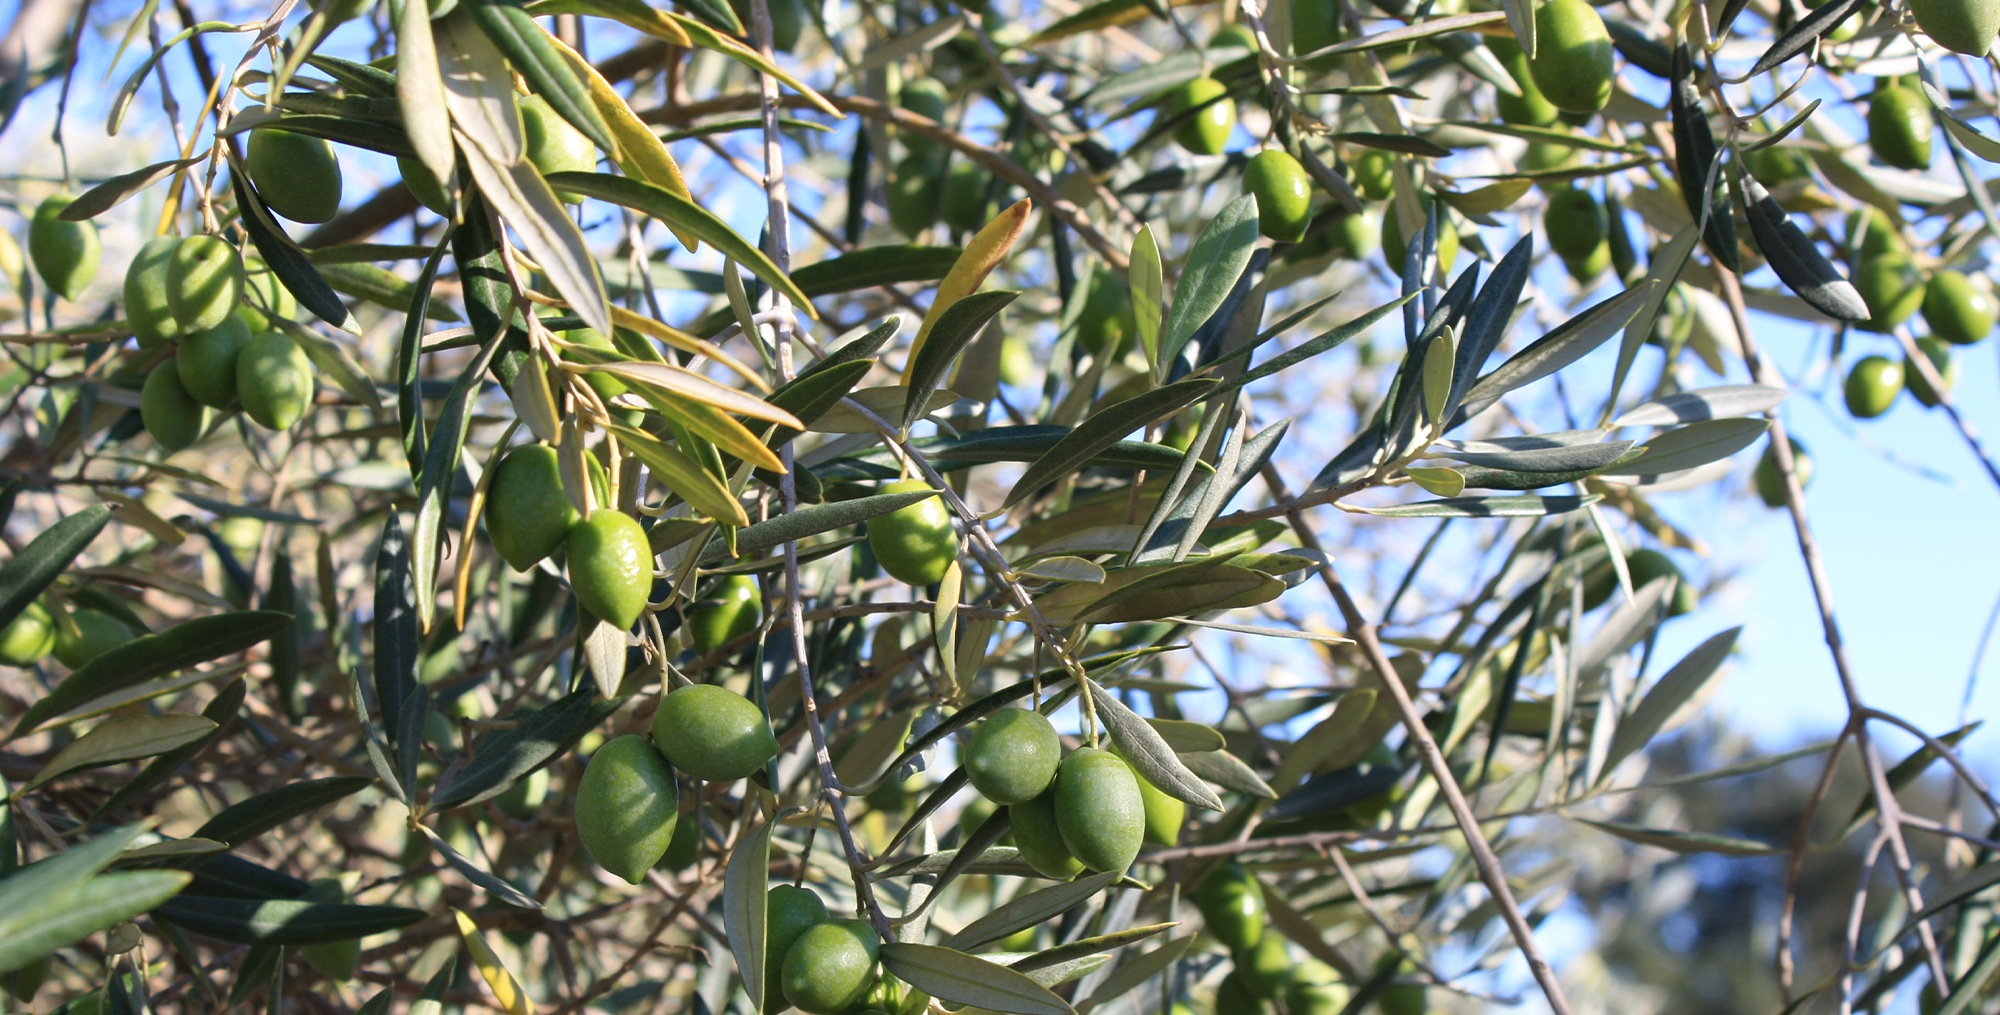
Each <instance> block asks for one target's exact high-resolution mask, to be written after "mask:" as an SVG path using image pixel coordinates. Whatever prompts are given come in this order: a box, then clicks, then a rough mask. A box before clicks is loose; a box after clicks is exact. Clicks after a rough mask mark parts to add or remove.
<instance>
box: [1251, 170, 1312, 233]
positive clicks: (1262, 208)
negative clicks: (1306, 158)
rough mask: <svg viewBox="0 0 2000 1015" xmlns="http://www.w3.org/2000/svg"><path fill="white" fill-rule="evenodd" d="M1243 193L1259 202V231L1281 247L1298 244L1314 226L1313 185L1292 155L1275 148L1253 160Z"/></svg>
mask: <svg viewBox="0 0 2000 1015" xmlns="http://www.w3.org/2000/svg"><path fill="white" fill-rule="evenodd" d="M1243 189H1244V190H1246V191H1249V192H1250V193H1251V194H1252V195H1254V196H1255V197H1256V198H1257V228H1258V229H1260V230H1262V231H1263V233H1264V235H1266V236H1268V237H1270V238H1271V239H1274V240H1277V241H1278V242H1279V243H1297V242H1298V241H1299V240H1301V239H1303V238H1305V235H1306V226H1308V225H1310V224H1311V223H1312V181H1311V180H1309V179H1307V178H1306V170H1305V167H1304V166H1301V165H1299V160H1297V159H1295V158H1292V157H1291V155H1290V154H1288V153H1286V152H1284V151H1282V150H1280V149H1277V148H1271V149H1268V150H1265V151H1261V152H1258V153H1257V154H1255V155H1253V156H1251V157H1250V164H1249V165H1248V166H1245V167H1244V169H1243Z"/></svg>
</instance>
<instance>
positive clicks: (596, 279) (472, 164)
mask: <svg viewBox="0 0 2000 1015" xmlns="http://www.w3.org/2000/svg"><path fill="white" fill-rule="evenodd" d="M454 116H456V110H454ZM464 147H465V148H466V149H467V150H466V153H465V165H466V167H467V168H468V169H470V170H471V171H472V179H473V182H475V183H477V184H478V185H479V192H480V193H481V194H484V195H485V196H486V200H487V201H489V202H491V203H492V205H493V207H494V208H495V209H496V210H498V211H499V212H500V217H501V218H503V219H505V220H506V221H507V224H508V225H510V226H513V227H514V231H515V232H516V233H517V234H519V235H520V237H521V245H522V246H524V247H526V248H528V254H529V256H531V257H533V258H534V259H535V262H536V264H537V265H538V266H539V267H540V268H541V271H542V274H544V275H547V276H548V277H549V282H550V283H551V284H553V285H554V286H555V287H556V292H559V293H561V294H562V296H563V298H564V299H566V300H568V301H569V305H570V309H572V310H574V311H576V315H577V316H578V317H581V318H583V323H585V324H587V325H589V326H590V327H592V328H594V329H596V330H597V332H598V334H601V335H609V334H611V314H610V311H609V309H608V306H607V305H608V303H609V301H608V300H606V299H605V297H604V279H603V278H602V277H601V276H599V275H598V273H597V260H596V259H595V258H594V257H592V256H591V253H590V247H589V246H588V245H587V244H586V243H584V240H583V232H582V230H579V229H578V228H577V227H576V223H575V222H574V221H572V220H571V219H570V217H569V212H568V211H567V210H566V207H565V206H564V204H563V203H562V202H561V201H559V200H557V199H556V192H555V191H553V190H551V189H549V184H548V181H547V180H544V179H542V174H541V172H540V171H539V170H537V169H536V168H535V166H534V163H532V162H527V161H522V162H520V163H519V164H515V165H502V164H500V163H499V162H498V161H497V160H494V159H493V158H491V157H490V155H491V153H489V152H487V151H486V150H485V149H483V148H481V147H479V145H478V144H477V143H472V144H467V145H465V146H464Z"/></svg>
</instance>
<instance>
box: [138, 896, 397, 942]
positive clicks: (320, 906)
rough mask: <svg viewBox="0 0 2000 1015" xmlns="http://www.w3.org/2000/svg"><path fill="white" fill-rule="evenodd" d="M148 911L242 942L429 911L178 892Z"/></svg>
mask: <svg viewBox="0 0 2000 1015" xmlns="http://www.w3.org/2000/svg"><path fill="white" fill-rule="evenodd" d="M153 915H154V916H156V917H160V918H163V919H166V920H170V921H172V922H174V923H176V924H179V925H180V926H182V927H184V928H186V929H188V930H190V931H193V932H194V933H196V934H201V935H203V936H205V937H212V938H215V939H216V940H218V941H228V942H231V943H233V944H243V945H288V946H298V945H316V944H328V943H331V942H334V941H351V940H354V939H355V938H361V937H367V936H369V935H371V934H380V933H383V932H385V931H391V930H396V929H398V928H402V927H407V926H409V925H411V924H413V923H416V922H418V921H419V920H422V919H423V918H425V917H426V916H429V915H430V914H429V913H426V912H424V911H423V910H421V909H404V908H402V907H400V906H354V905H343V904H337V903H327V902H301V901H296V900H289V899H261V900H260V899H214V898H206V897H202V896H195V895H183V896H180V897H178V898H174V899H169V900H167V901H166V902H165V903H163V904H161V905H160V906H159V907H158V908H156V909H154V910H153Z"/></svg>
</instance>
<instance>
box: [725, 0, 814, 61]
mask: <svg viewBox="0 0 2000 1015" xmlns="http://www.w3.org/2000/svg"><path fill="white" fill-rule="evenodd" d="M729 6H730V8H731V9H733V10H735V11H736V17H737V18H738V19H739V20H741V21H742V22H743V27H744V28H746V29H749V30H750V31H751V32H752V33H755V31H756V27H755V26H754V25H752V24H751V17H750V5H749V3H747V2H746V0H729ZM768 9H769V11H770V12H771V48H772V49H774V50H777V51H778V52H780V53H789V52H791V51H792V49H793V48H794V47H796V46H797V45H798V44H799V36H800V35H801V34H803V33H804V32H805V27H806V5H805V4H804V3H801V2H800V0H770V3H769V4H768Z"/></svg>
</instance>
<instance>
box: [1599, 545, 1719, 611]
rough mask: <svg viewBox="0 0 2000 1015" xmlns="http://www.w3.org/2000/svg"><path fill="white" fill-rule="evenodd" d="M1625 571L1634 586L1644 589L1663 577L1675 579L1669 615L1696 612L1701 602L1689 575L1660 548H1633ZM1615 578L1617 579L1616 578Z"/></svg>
mask: <svg viewBox="0 0 2000 1015" xmlns="http://www.w3.org/2000/svg"><path fill="white" fill-rule="evenodd" d="M1625 571H1626V573H1627V574H1630V575H1631V576H1632V588H1634V589H1635V590H1636V589H1642V588H1645V587H1646V586H1647V585H1650V584H1652V583H1653V582H1654V581H1656V580H1658V579H1661V578H1672V579H1674V598H1673V599H1672V601H1671V602H1670V603H1669V604H1668V606H1667V616H1669V617H1679V616H1684V615H1686V614H1689V613H1693V612H1694V608H1695V607H1696V606H1697V605H1699V603H1700V596H1698V595H1697V594H1696V593H1695V590H1694V586H1693V585H1691V584H1689V583H1688V580H1687V576H1686V575H1684V574H1682V573H1681V569H1680V567H1679V566H1678V565H1676V564H1675V563H1674V559H1673V558H1672V557H1669V556H1667V555H1666V554H1664V553H1661V552H1660V551H1658V550H1655V549H1651V548H1646V549H1639V550H1633V551H1632V552H1631V553H1629V554H1627V555H1626V556H1625ZM1614 580H1615V579H1614Z"/></svg>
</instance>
